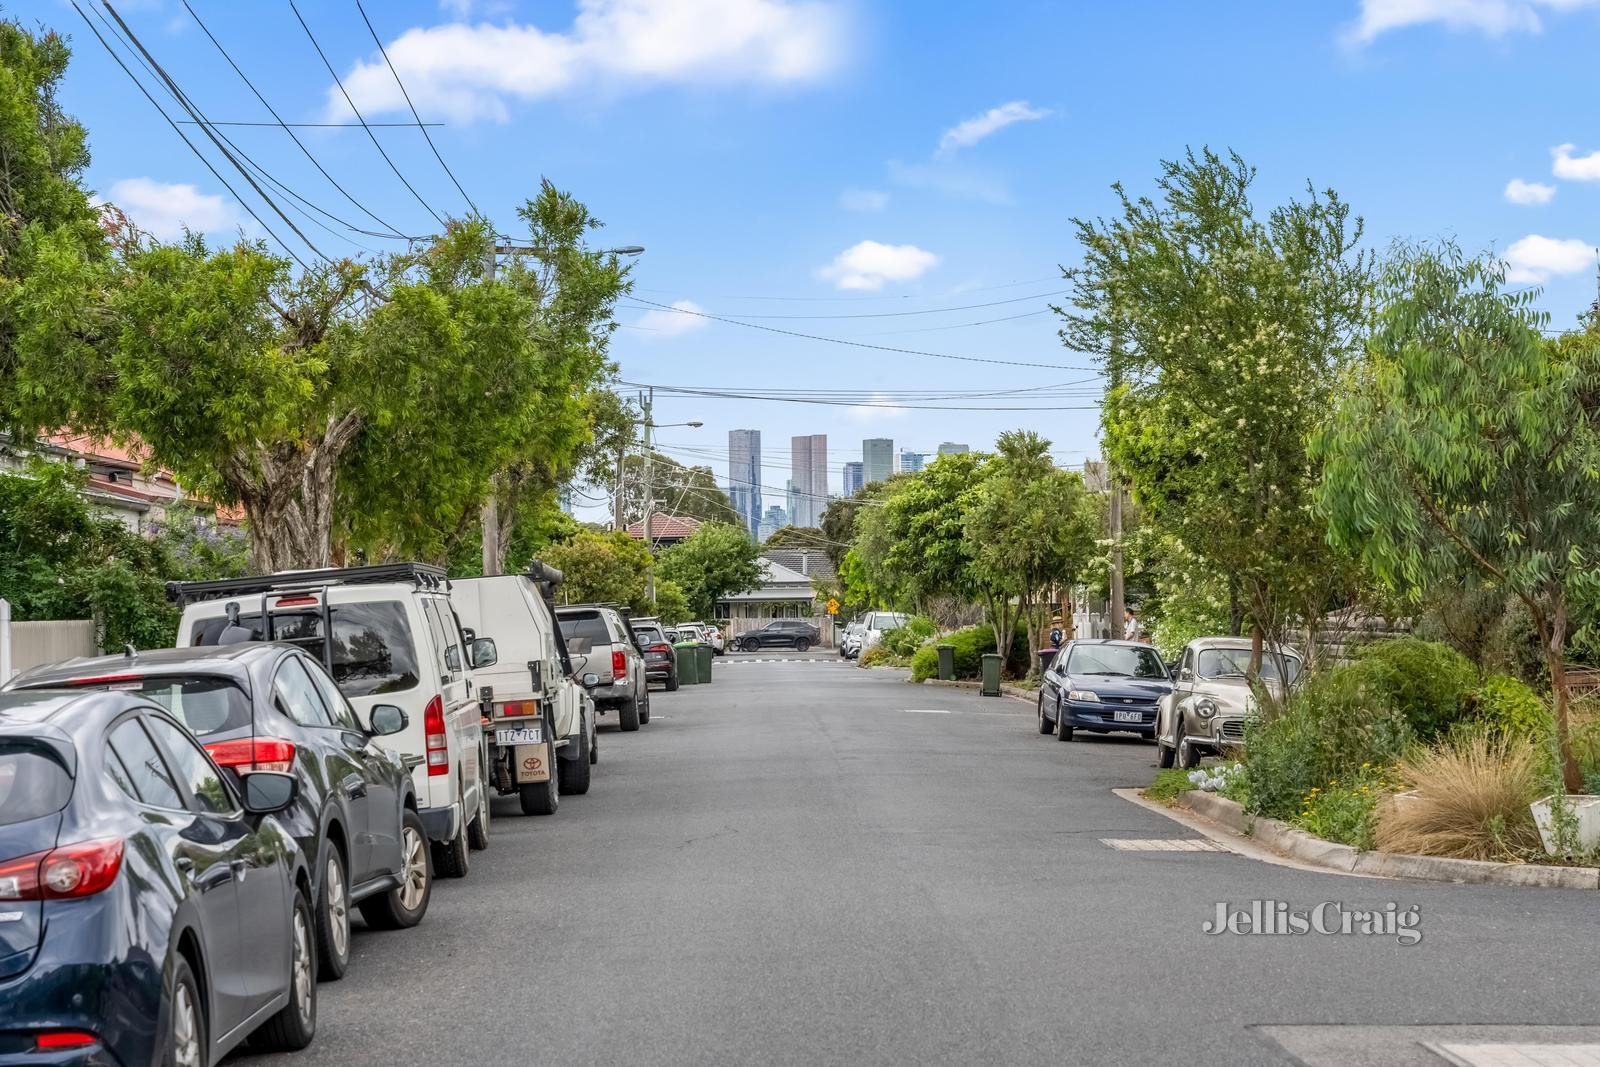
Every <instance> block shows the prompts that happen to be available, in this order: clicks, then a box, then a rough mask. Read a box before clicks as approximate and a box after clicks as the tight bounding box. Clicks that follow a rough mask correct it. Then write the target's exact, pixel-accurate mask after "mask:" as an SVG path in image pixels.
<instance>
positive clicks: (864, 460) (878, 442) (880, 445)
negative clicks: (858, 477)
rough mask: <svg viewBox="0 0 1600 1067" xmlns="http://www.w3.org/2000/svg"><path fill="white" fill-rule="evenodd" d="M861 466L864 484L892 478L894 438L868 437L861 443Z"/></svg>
mask: <svg viewBox="0 0 1600 1067" xmlns="http://www.w3.org/2000/svg"><path fill="white" fill-rule="evenodd" d="M861 464H862V471H863V475H864V477H865V479H866V484H868V485H871V484H872V483H873V482H886V481H888V480H889V479H890V478H891V477H893V476H894V438H892V437H869V438H867V439H866V440H864V441H862V442H861Z"/></svg>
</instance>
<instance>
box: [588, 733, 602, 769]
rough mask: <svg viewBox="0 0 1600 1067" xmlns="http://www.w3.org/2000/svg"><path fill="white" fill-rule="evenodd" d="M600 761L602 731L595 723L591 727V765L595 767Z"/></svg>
mask: <svg viewBox="0 0 1600 1067" xmlns="http://www.w3.org/2000/svg"><path fill="white" fill-rule="evenodd" d="M599 762H600V731H599V730H597V729H596V728H595V727H594V725H593V724H590V727H589V766H591V767H593V766H594V765H595V764H596V763H599Z"/></svg>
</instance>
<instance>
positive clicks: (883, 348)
mask: <svg viewBox="0 0 1600 1067" xmlns="http://www.w3.org/2000/svg"><path fill="white" fill-rule="evenodd" d="M634 299H635V300H636V301H638V302H639V303H642V304H649V305H650V306H651V307H655V308H660V309H661V310H663V311H675V312H677V313H679V314H680V315H693V316H695V317H696V318H702V319H709V320H711V321H712V322H723V323H727V324H728V325H730V326H743V327H745V328H746V329H750V330H764V331H766V332H767V333H776V334H782V335H783V336H785V337H799V338H801V339H803V340H807V341H823V342H826V343H828V344H834V345H847V346H849V347H851V348H866V349H871V350H872V351H875V352H893V353H896V354H898V355H906V356H927V357H930V358H932V359H952V360H957V361H959V362H962V363H986V364H991V365H994V366H1001V367H1030V368H1039V369H1043V370H1074V371H1094V370H1095V368H1093V367H1069V366H1067V365H1066V364H1062V363H1028V362H1024V361H1021V360H1014V359H992V358H988V357H984V356H957V355H951V354H950V353H947V352H925V351H922V350H920V349H915V348H896V347H894V346H892V345H874V344H868V343H867V342H865V341H851V340H848V339H846V338H843V337H823V336H820V335H818V334H813V333H800V332H798V331H796V330H785V329H782V328H780V327H777V326H764V325H762V324H761V323H759V322H745V321H743V320H740V319H730V318H724V317H723V316H721V315H712V314H709V313H708V312H704V311H689V310H688V309H686V308H676V307H673V306H672V305H671V304H658V303H656V302H655V301H653V300H645V299H644V298H643V297H634Z"/></svg>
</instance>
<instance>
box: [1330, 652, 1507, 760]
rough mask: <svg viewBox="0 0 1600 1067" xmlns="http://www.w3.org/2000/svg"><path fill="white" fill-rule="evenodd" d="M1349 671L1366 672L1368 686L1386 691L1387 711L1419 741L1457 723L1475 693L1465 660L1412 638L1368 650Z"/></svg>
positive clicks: (1473, 676) (1475, 674)
mask: <svg viewBox="0 0 1600 1067" xmlns="http://www.w3.org/2000/svg"><path fill="white" fill-rule="evenodd" d="M1353 666H1354V667H1355V668H1356V669H1358V670H1363V671H1368V672H1371V673H1370V675H1369V677H1370V680H1371V682H1372V683H1374V684H1377V685H1381V686H1383V687H1385V688H1386V689H1387V690H1388V696H1389V699H1390V702H1391V703H1392V705H1393V707H1394V708H1395V709H1396V710H1397V711H1399V712H1400V714H1401V715H1403V716H1405V719H1406V721H1407V722H1408V723H1410V725H1411V729H1412V730H1413V731H1414V732H1415V733H1416V735H1417V736H1418V737H1420V738H1422V739H1424V740H1431V739H1432V738H1434V737H1436V736H1438V735H1439V734H1440V733H1442V732H1443V731H1444V730H1445V729H1446V728H1447V727H1449V725H1450V724H1451V723H1452V722H1454V721H1455V720H1456V719H1458V718H1460V717H1461V714H1462V711H1463V710H1464V709H1465V708H1466V707H1467V705H1468V703H1469V699H1468V698H1469V697H1470V696H1471V695H1472V693H1473V691H1474V690H1475V689H1477V687H1478V672H1477V669H1476V668H1475V667H1473V665H1472V662H1471V661H1470V660H1468V659H1467V657H1465V656H1463V655H1462V654H1461V653H1459V652H1457V651H1456V650H1455V649H1453V648H1451V647H1450V646H1449V645H1444V644H1440V643H1439V642H1437V641H1424V640H1422V639H1421V638H1418V637H1402V638H1397V639H1395V640H1393V641H1382V642H1379V643H1377V644H1374V645H1370V646H1368V647H1367V648H1366V649H1364V650H1363V651H1362V652H1361V654H1360V656H1359V657H1358V658H1357V661H1356V663H1355V664H1354V665H1353Z"/></svg>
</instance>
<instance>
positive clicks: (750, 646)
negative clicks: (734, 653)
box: [739, 639, 761, 652]
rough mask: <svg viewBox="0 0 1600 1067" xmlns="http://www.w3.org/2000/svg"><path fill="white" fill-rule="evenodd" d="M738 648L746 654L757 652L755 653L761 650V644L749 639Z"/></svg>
mask: <svg viewBox="0 0 1600 1067" xmlns="http://www.w3.org/2000/svg"><path fill="white" fill-rule="evenodd" d="M739 647H740V648H742V649H744V650H745V651H746V652H757V651H760V649H761V642H760V641H757V640H754V639H751V640H749V641H746V642H745V643H744V644H742V645H740V646H739Z"/></svg>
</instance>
